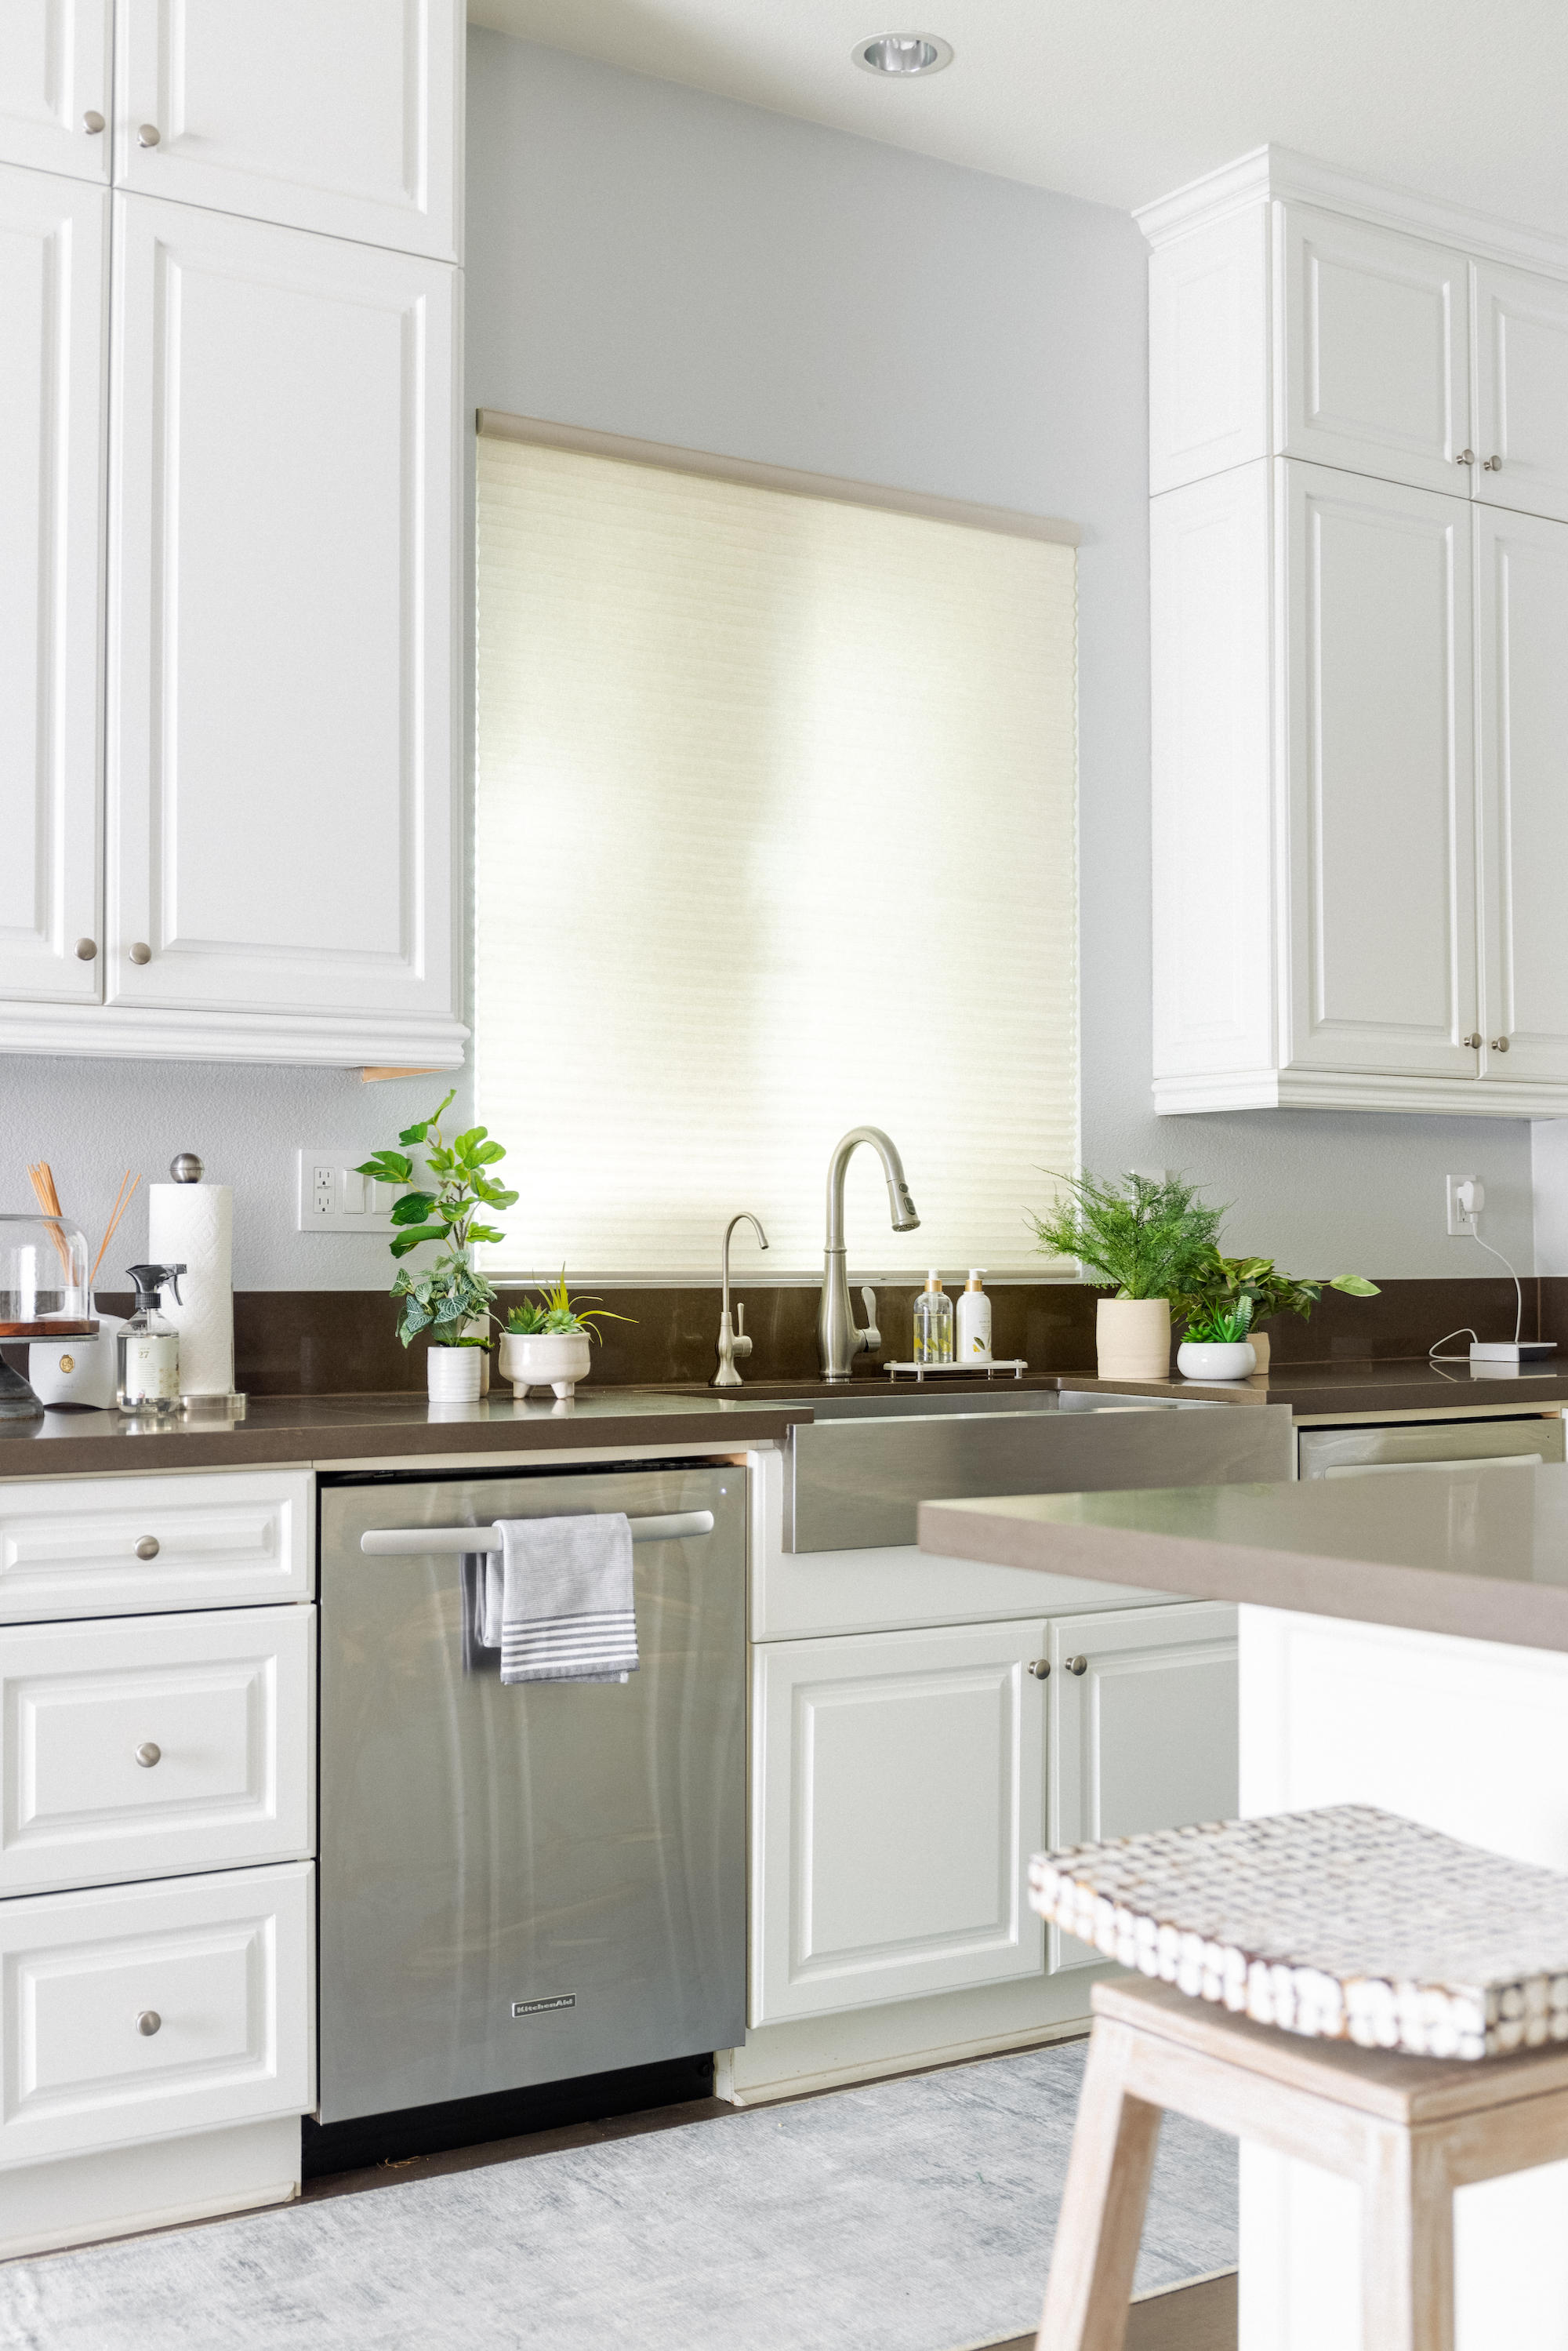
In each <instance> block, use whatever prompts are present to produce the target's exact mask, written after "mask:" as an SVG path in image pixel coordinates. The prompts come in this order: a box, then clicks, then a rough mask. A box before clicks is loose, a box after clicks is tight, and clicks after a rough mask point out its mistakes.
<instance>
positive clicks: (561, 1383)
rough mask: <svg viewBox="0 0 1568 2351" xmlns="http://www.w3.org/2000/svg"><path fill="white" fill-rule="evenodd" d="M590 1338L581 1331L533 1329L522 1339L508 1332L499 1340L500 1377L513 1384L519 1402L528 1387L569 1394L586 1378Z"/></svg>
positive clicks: (514, 1393)
mask: <svg viewBox="0 0 1568 2351" xmlns="http://www.w3.org/2000/svg"><path fill="white" fill-rule="evenodd" d="M588 1348H589V1341H588V1336H587V1333H586V1332H581V1331H547V1332H535V1333H534V1334H533V1336H532V1337H531V1338H525V1337H523V1335H522V1334H521V1333H520V1332H516V1331H508V1332H507V1333H506V1334H505V1336H504V1337H503V1338H502V1341H501V1377H502V1378H503V1379H504V1380H510V1381H511V1383H512V1394H513V1395H514V1396H515V1397H516V1399H517V1402H518V1403H519V1404H520V1403H521V1402H522V1400H523V1398H524V1396H526V1395H528V1390H529V1389H530V1388H553V1389H554V1390H555V1392H556V1394H557V1395H558V1396H570V1394H571V1392H572V1390H573V1389H574V1388H575V1387H576V1385H577V1384H578V1382H579V1380H585V1379H586V1378H587V1377H588Z"/></svg>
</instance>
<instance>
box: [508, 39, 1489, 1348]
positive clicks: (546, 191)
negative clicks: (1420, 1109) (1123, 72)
mask: <svg viewBox="0 0 1568 2351" xmlns="http://www.w3.org/2000/svg"><path fill="white" fill-rule="evenodd" d="M469 44H470V47H469V58H470V73H469V98H468V109H469V115H468V120H469V214H468V258H469V270H468V280H469V283H468V320H469V325H468V355H469V377H468V391H469V398H470V401H471V402H472V403H473V404H474V405H476V406H485V407H492V408H502V409H511V410H515V411H517V412H519V413H523V414H528V415H535V416H546V417H553V418H556V419H559V420H562V421H565V422H569V423H577V424H588V425H595V426H598V427H600V428H601V429H602V430H604V431H607V432H614V433H629V434H638V435H640V436H642V437H643V438H645V439H648V440H653V441H668V442H675V443H678V444H685V445H687V446H692V447H696V448H702V449H713V450H719V451H723V452H725V453H727V454H729V455H737V456H745V457H755V458H762V459H766V460H768V461H771V462H772V463H774V464H777V465H798V466H802V467H804V468H806V469H808V470H810V471H815V472H821V473H829V474H842V475H852V476H858V477H861V478H863V479H870V480H873V481H881V482H893V483H897V484H901V485H903V486H907V487H910V488H915V489H921V490H928V491H936V492H939V493H942V494H945V495H946V496H952V497H962V498H977V499H980V500H983V501H985V502H986V503H988V504H991V505H997V506H1011V507H1025V508H1028V509H1030V510H1032V511H1033V512H1036V513H1042V514H1057V515H1067V516H1071V517H1072V518H1073V519H1075V520H1076V521H1077V522H1079V523H1080V524H1081V525H1082V528H1083V531H1084V541H1083V548H1082V560H1081V569H1080V623H1079V625H1080V637H1079V661H1080V729H1079V732H1080V763H1081V772H1082V1041H1083V1153H1084V1157H1085V1159H1086V1161H1087V1162H1088V1164H1089V1165H1091V1166H1094V1167H1100V1168H1119V1167H1125V1166H1140V1167H1151V1166H1170V1167H1179V1168H1181V1169H1184V1170H1185V1171H1186V1172H1187V1173H1189V1174H1190V1175H1193V1176H1195V1177H1197V1178H1199V1179H1200V1180H1201V1181H1202V1182H1203V1183H1204V1184H1205V1185H1206V1186H1208V1187H1209V1188H1210V1190H1211V1193H1212V1196H1214V1197H1216V1198H1218V1199H1228V1200H1232V1201H1234V1202H1235V1203H1236V1212H1235V1215H1234V1216H1233V1217H1232V1218H1231V1220H1230V1223H1229V1225H1228V1236H1229V1238H1230V1239H1231V1241H1232V1243H1233V1244H1234V1246H1236V1247H1237V1248H1239V1249H1240V1248H1247V1249H1267V1250H1269V1251H1271V1252H1278V1253H1279V1254H1281V1256H1282V1257H1283V1258H1284V1259H1287V1260H1289V1261H1290V1262H1291V1263H1293V1264H1294V1265H1295V1266H1296V1267H1298V1268H1299V1269H1300V1270H1315V1271H1322V1272H1329V1271H1340V1270H1346V1269H1355V1270H1361V1271H1365V1272H1371V1273H1374V1274H1390V1275H1400V1274H1405V1275H1411V1274H1454V1275H1458V1274H1469V1273H1481V1272H1483V1271H1485V1270H1487V1268H1488V1265H1489V1263H1490V1260H1488V1259H1485V1258H1484V1257H1482V1256H1481V1254H1480V1253H1479V1251H1478V1250H1477V1249H1475V1247H1474V1246H1473V1244H1471V1243H1469V1242H1464V1241H1451V1240H1449V1239H1448V1237H1447V1233H1446V1230H1445V1210H1444V1180H1443V1179H1444V1176H1445V1175H1446V1174H1447V1173H1448V1171H1450V1170H1452V1171H1453V1172H1454V1173H1455V1174H1458V1175H1472V1174H1479V1175H1481V1176H1483V1177H1484V1179H1485V1182H1486V1185H1487V1191H1488V1211H1487V1222H1486V1225H1485V1227H1484V1228H1483V1229H1485V1230H1486V1232H1487V1237H1488V1238H1489V1239H1490V1240H1492V1241H1494V1242H1496V1243H1497V1245H1498V1246H1499V1247H1500V1248H1502V1249H1505V1250H1508V1251H1510V1252H1511V1253H1513V1254H1515V1255H1516V1256H1517V1258H1518V1260H1519V1262H1520V1264H1521V1267H1528V1266H1529V1264H1530V1262H1531V1161H1530V1130H1529V1128H1528V1126H1526V1125H1524V1124H1523V1123H1519V1122H1515V1121H1503V1120H1484V1121H1483V1120H1475V1119H1461V1118H1455V1119H1430V1118H1403V1117H1383V1118H1380V1117H1364V1116H1352V1115H1349V1114H1344V1115H1337V1114H1329V1113H1304V1112H1290V1113H1285V1112H1256V1113H1243V1114H1240V1115H1238V1116H1232V1117H1225V1118H1186V1119H1156V1118H1155V1116H1154V1115H1153V1113H1152V1112H1151V1109H1150V1106H1149V1068H1150V1046H1149V989H1150V974H1149V946H1148V933H1149V917H1148V896H1149V891H1148V854H1149V852H1148V758H1149V748H1148V616H1147V586H1146V583H1147V510H1146V497H1147V472H1146V457H1145V389H1144V387H1145V317H1144V284H1145V276H1144V266H1145V246H1144V242H1143V239H1142V237H1141V236H1140V235H1139V234H1138V232H1137V230H1136V229H1135V228H1134V225H1133V223H1132V222H1131V220H1129V219H1127V218H1126V217H1124V215H1122V214H1117V213H1113V212H1109V211H1106V210H1104V209H1103V208H1101V207H1099V206H1097V205H1092V204H1078V203H1075V202H1073V201H1071V199H1069V198H1066V197H1062V196H1053V195H1049V194H1045V193H1041V192H1040V191H1039V190H1036V189H1032V188H1025V187H1020V186H1019V185H1016V184H1015V183H1012V182H1009V181H1005V180H995V179H989V178H987V177H986V176H985V175H984V174H982V173H980V172H966V171H961V170H958V169H956V167H954V166H952V165H949V164H946V163H936V162H929V161H927V160H925V158H923V157H920V156H916V155H910V154H906V153H904V152H901V151H899V150H897V149H894V148H892V147H883V146H880V145H878V144H875V143H874V142H873V141H869V140H862V139H854V138H851V137H848V136H846V135H845V134H844V133H842V132H840V131H825V130H821V129H820V128H818V127H816V126H815V125H813V124H810V123H805V122H798V121H794V120H789V118H788V117H785V116H781V115H775V114H766V113H763V112H761V111H759V110H756V109H754V108H750V107H746V106H740V105H737V104H735V103H733V102H732V101H730V100H728V99H716V98H709V97H706V96H704V95H701V94H699V93H697V92H695V91H692V90H687V89H679V88H677V87H675V86H674V84H672V83H668V82H660V81H652V80H648V79H645V78H642V77H641V76H638V75H635V74H626V73H621V72H618V71H616V70H615V69H614V68H610V67H606V66H601V65H597V64H593V63H591V62H590V61H588V60H586V59H583V58H580V57H568V56H565V55H563V54H561V53H560V52H559V51H556V50H549V49H542V48H538V47H533V46H531V45H528V44H525V43H522V42H518V41H514V40H510V39H508V38H507V37H506V36H505V35H504V34H499V33H491V32H483V31H478V30H475V31H471V32H470V35H469ZM1433 1335H1434V1337H1436V1336H1437V1333H1436V1332H1434V1334H1433Z"/></svg>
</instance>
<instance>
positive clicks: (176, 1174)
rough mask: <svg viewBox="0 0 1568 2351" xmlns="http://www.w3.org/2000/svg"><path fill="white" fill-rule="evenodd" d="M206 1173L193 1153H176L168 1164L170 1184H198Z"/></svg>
mask: <svg viewBox="0 0 1568 2351" xmlns="http://www.w3.org/2000/svg"><path fill="white" fill-rule="evenodd" d="M206 1172H207V1171H206V1169H205V1168H204V1166H203V1165H202V1163H201V1161H200V1160H199V1159H198V1158H197V1156H196V1155H195V1153H194V1152H193V1151H176V1153H175V1154H174V1156H173V1157H172V1159H171V1160H170V1162H169V1181H170V1182H171V1183H172V1184H199V1183H200V1182H201V1180H202V1178H203V1176H204V1175H205V1174H206Z"/></svg>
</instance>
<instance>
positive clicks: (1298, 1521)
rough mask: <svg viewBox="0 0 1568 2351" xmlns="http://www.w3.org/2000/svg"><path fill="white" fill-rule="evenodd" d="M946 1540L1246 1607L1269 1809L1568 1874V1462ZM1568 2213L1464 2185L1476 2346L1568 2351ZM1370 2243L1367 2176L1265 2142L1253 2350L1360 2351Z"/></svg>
mask: <svg viewBox="0 0 1568 2351" xmlns="http://www.w3.org/2000/svg"><path fill="white" fill-rule="evenodd" d="M920 1540H921V1543H922V1546H923V1548H926V1549H930V1550H932V1551H935V1552H940V1553H941V1554H942V1555H943V1556H944V1557H946V1558H950V1559H951V1558H967V1559H971V1560H975V1561H983V1562H987V1563H988V1564H989V1565H991V1566H995V1565H997V1564H1005V1565H1007V1566H1009V1567H1013V1568H1032V1569H1034V1570H1036V1571H1037V1572H1040V1573H1049V1574H1051V1575H1053V1576H1061V1575H1063V1574H1069V1575H1082V1576H1088V1577H1092V1578H1093V1579H1094V1580H1095V1582H1096V1583H1099V1584H1101V1585H1104V1584H1107V1583H1119V1582H1124V1583H1129V1584H1135V1585H1136V1586H1137V1587H1138V1588H1139V1589H1140V1590H1150V1589H1154V1590H1158V1591H1162V1592H1166V1593H1169V1594H1170V1595H1171V1596H1172V1597H1173V1598H1175V1597H1178V1596H1179V1597H1182V1598H1186V1599H1204V1600H1210V1601H1216V1600H1223V1601H1233V1602H1236V1603H1239V1625H1240V1725H1241V1736H1240V1760H1241V1776H1240V1790H1241V1810H1242V1812H1243V1813H1247V1814H1255V1813H1270V1812H1279V1811H1286V1810H1292V1809H1297V1808H1300V1807H1303V1806H1308V1805H1315V1804H1332V1803H1344V1802H1363V1803H1375V1804H1380V1805H1384V1806H1385V1807H1386V1808H1387V1809H1389V1810H1390V1811H1393V1812H1398V1813H1406V1814H1407V1815H1409V1817H1411V1818H1412V1819H1415V1820H1419V1821H1424V1822H1426V1823H1429V1824H1430V1825H1431V1826H1432V1827H1435V1828H1439V1829H1443V1830H1446V1831H1448V1833H1449V1834H1452V1835H1455V1836H1459V1837H1464V1838H1467V1839H1468V1840H1469V1841H1470V1842H1471V1843H1473V1844H1479V1845H1483V1846H1486V1847H1488V1848H1489V1849H1490V1850H1492V1851H1495V1852H1499V1853H1505V1854H1510V1855H1515V1856H1516V1857H1518V1858H1519V1859H1521V1860H1525V1861H1533V1862H1539V1863H1542V1864H1545V1865H1547V1866H1549V1867H1552V1868H1556V1869H1563V1870H1568V1468H1560V1467H1536V1466H1531V1465H1528V1464H1525V1465H1508V1466H1490V1465H1487V1466H1481V1465H1478V1466H1477V1467H1475V1468H1463V1469H1445V1470H1441V1471H1423V1472H1421V1473H1420V1474H1416V1475H1404V1476H1388V1477H1378V1478H1359V1479H1354V1480H1346V1481H1344V1482H1343V1483H1341V1482H1333V1481H1317V1482H1313V1483H1311V1484H1301V1485H1283V1486H1232V1487H1228V1488H1208V1489H1202V1488H1189V1489H1183V1490H1180V1491H1171V1492H1167V1493H1158V1492H1143V1493H1122V1494H1083V1495H1066V1494H1054V1495H1038V1496H1009V1497H1004V1498H999V1499H992V1500H981V1501H969V1502H931V1503H927V1504H926V1505H925V1507H924V1509H923V1510H922V1511H921V1514H920ZM1076 1702H1077V1703H1079V1704H1080V1705H1082V1700H1079V1701H1076ZM1088 1711H1090V1712H1092V1698H1091V1701H1090V1705H1089V1708H1088ZM1100 1811H1101V1817H1099V1818H1098V1819H1095V1820H1092V1822H1091V1823H1090V1825H1089V1826H1088V1828H1087V1830H1086V1832H1085V1834H1087V1835H1088V1836H1090V1837H1093V1836H1098V1835H1114V1834H1127V1833H1130V1832H1132V1831H1134V1830H1135V1829H1137V1828H1139V1827H1141V1826H1143V1825H1144V1823H1141V1822H1139V1821H1136V1820H1133V1819H1130V1818H1123V1817H1116V1816H1114V1802H1113V1792H1105V1793H1103V1794H1102V1797H1101V1799H1100ZM1565 2221H1568V2166H1565V2165H1550V2166H1546V2167H1543V2168H1541V2169H1538V2170H1535V2171H1532V2172H1525V2173H1521V2174H1519V2175H1517V2176H1516V2177H1514V2178H1513V2179H1503V2180H1498V2181H1494V2182H1489V2183H1488V2184H1486V2185H1484V2186H1480V2187H1474V2188H1466V2189H1461V2190H1460V2192H1459V2195H1458V2200H1457V2206H1456V2231H1457V2260H1458V2347H1459V2351H1519V2346H1531V2351H1547V2346H1552V2351H1556V2346H1563V2345H1564V2344H1568V2227H1565V2226H1564V2223H1565ZM1357 2242H1358V2217H1357V2213H1356V2210H1355V2205H1354V2195H1353V2193H1352V2191H1351V2190H1350V2189H1348V2188H1347V2187H1346V2185H1345V2184H1344V2183H1343V2182H1342V2181H1340V2180H1338V2179H1333V2178H1330V2177H1329V2176H1328V2175H1327V2174H1324V2173H1322V2172H1318V2171H1315V2170H1312V2169H1310V2168H1307V2167H1305V2166H1302V2165H1300V2164H1294V2163H1288V2162H1286V2161H1285V2160H1284V2159H1282V2158H1278V2157H1275V2156H1272V2155H1270V2154H1269V2153H1267V2152H1266V2151H1265V2150H1263V2149H1262V2148H1259V2147H1247V2148H1244V2150H1243V2157H1242V2230H1241V2249H1242V2250H1241V2294H1240V2310H1241V2319H1240V2345H1241V2351H1355V2346H1357V2345H1358V2344H1360V2343H1361V2326H1360V2316H1359V2295H1358V2268H1357ZM1362 2351H1379V2346H1375V2345H1372V2344H1366V2345H1364V2346H1362Z"/></svg>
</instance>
